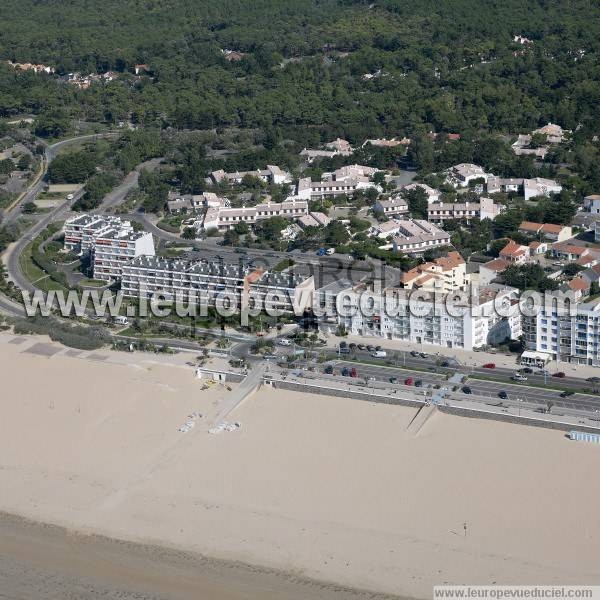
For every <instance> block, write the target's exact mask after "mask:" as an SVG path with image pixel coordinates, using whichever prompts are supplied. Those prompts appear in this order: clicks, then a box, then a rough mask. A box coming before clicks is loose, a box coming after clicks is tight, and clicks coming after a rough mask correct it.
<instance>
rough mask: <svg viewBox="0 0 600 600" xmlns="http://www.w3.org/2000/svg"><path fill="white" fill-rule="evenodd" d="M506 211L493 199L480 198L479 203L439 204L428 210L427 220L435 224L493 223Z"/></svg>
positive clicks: (432, 205)
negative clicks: (487, 221)
mask: <svg viewBox="0 0 600 600" xmlns="http://www.w3.org/2000/svg"><path fill="white" fill-rule="evenodd" d="M503 209H504V207H503V206H502V205H500V204H494V201H493V200H492V199H491V198H480V200H479V202H439V203H436V204H430V205H429V207H428V208H427V220H428V221H431V222H433V223H443V222H444V221H450V220H460V221H466V222H467V223H469V222H471V221H472V220H473V219H477V220H479V219H481V220H483V219H490V220H491V221H493V220H494V219H495V218H496V217H497V216H498V215H499V214H500V213H501V212H502V210H503Z"/></svg>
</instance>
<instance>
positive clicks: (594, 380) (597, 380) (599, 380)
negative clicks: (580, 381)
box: [586, 377, 600, 383]
mask: <svg viewBox="0 0 600 600" xmlns="http://www.w3.org/2000/svg"><path fill="white" fill-rule="evenodd" d="M586 381H589V382H590V383H600V377H588V378H587V379H586Z"/></svg>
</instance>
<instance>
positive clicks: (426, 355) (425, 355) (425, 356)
mask: <svg viewBox="0 0 600 600" xmlns="http://www.w3.org/2000/svg"><path fill="white" fill-rule="evenodd" d="M419 356H420V357H421V358H427V357H428V356H429V355H428V354H427V352H419Z"/></svg>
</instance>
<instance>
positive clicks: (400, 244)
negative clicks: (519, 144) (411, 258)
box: [392, 219, 450, 254]
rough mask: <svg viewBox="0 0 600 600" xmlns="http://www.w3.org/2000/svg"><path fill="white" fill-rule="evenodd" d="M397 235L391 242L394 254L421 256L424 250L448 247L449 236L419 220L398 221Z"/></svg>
mask: <svg viewBox="0 0 600 600" xmlns="http://www.w3.org/2000/svg"><path fill="white" fill-rule="evenodd" d="M398 224H399V225H400V227H399V230H398V233H397V234H396V236H395V237H394V239H393V240H392V244H393V248H394V252H403V253H405V254H422V253H423V252H425V251H426V250H430V249H432V248H438V247H439V246H449V245H450V234H449V233H448V232H447V231H444V230H443V229H440V228H439V227H437V226H436V225H434V224H433V223H429V222H428V221H424V220H421V219H406V220H402V221H398Z"/></svg>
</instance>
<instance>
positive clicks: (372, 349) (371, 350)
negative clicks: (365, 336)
mask: <svg viewBox="0 0 600 600" xmlns="http://www.w3.org/2000/svg"><path fill="white" fill-rule="evenodd" d="M367 350H368V351H369V352H373V351H374V350H375V346H371V344H367Z"/></svg>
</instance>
